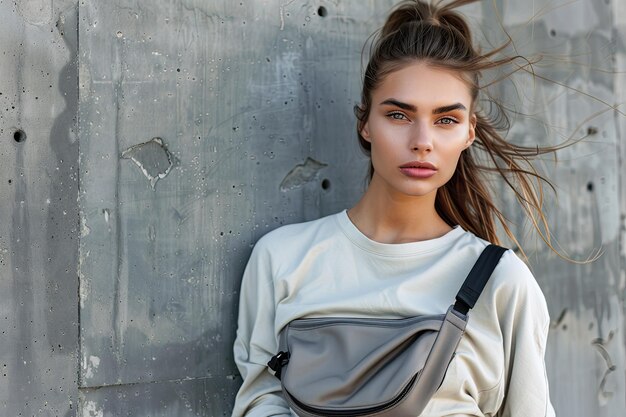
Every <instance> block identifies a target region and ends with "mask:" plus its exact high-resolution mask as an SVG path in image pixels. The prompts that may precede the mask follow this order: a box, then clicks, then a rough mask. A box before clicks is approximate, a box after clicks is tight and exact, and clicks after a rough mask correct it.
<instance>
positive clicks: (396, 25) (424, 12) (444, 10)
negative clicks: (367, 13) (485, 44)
mask: <svg viewBox="0 0 626 417" xmlns="http://www.w3.org/2000/svg"><path fill="white" fill-rule="evenodd" d="M474 1H476V0H455V1H451V2H449V3H448V4H446V5H443V6H440V4H441V3H442V2H441V1H438V2H437V3H436V4H432V3H427V2H424V1H421V0H404V1H402V2H400V3H398V4H397V5H396V6H394V8H393V9H392V11H391V12H390V14H389V17H387V21H386V22H385V24H384V26H383V28H382V30H381V35H382V36H383V37H385V36H387V35H389V34H390V33H393V32H395V31H397V30H398V29H400V27H402V25H404V24H407V23H411V22H416V23H422V24H428V25H432V26H441V27H445V28H448V29H452V30H453V31H457V32H460V34H461V35H462V36H463V37H465V38H466V39H471V31H470V29H469V26H468V25H467V23H465V20H464V19H463V17H462V16H461V15H459V14H458V13H456V12H455V11H454V9H455V8H457V7H459V6H462V5H464V4H467V3H472V2H474Z"/></svg>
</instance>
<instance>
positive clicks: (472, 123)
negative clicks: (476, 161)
mask: <svg viewBox="0 0 626 417" xmlns="http://www.w3.org/2000/svg"><path fill="white" fill-rule="evenodd" d="M476 120H477V119H476V115H475V114H472V116H471V117H470V122H469V132H468V135H467V141H466V142H465V149H467V148H469V147H470V146H471V144H472V143H474V140H475V139H476Z"/></svg>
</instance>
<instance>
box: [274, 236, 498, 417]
mask: <svg viewBox="0 0 626 417" xmlns="http://www.w3.org/2000/svg"><path fill="white" fill-rule="evenodd" d="M505 251H506V249H505V248H502V247H499V246H496V245H489V246H487V247H486V248H485V250H484V251H483V253H481V255H480V257H479V258H478V261H476V263H475V264H474V266H473V268H472V270H471V271H470V273H469V275H468V276H467V278H466V279H465V282H464V283H463V285H462V286H461V289H460V290H459V292H458V294H457V295H456V302H455V303H454V305H451V306H450V308H449V309H448V311H447V313H446V314H439V315H427V316H419V317H409V318H403V319H370V318H337V317H331V318H304V319H297V320H294V321H292V322H290V323H289V324H288V325H287V326H285V327H284V328H283V329H282V330H281V332H280V336H279V346H278V348H279V353H278V354H277V355H276V356H274V357H273V358H272V360H271V361H270V362H269V363H268V366H269V368H270V369H271V370H272V371H273V372H274V375H275V376H276V377H277V378H279V379H280V380H281V385H282V391H283V395H284V397H285V399H286V400H287V402H288V404H289V406H290V407H291V409H292V410H294V411H295V412H296V413H297V414H298V415H299V416H302V417H319V416H325V417H328V416H377V417H387V416H389V417H391V416H393V417H416V416H419V415H420V414H421V412H422V411H423V409H424V407H426V404H427V403H428V401H429V400H430V398H431V397H432V396H433V394H434V393H435V392H436V391H437V390H438V389H439V387H440V386H441V383H442V382H443V378H444V376H445V374H446V371H447V369H448V365H449V364H450V361H451V360H452V358H453V357H454V353H455V350H456V348H457V346H458V344H459V341H460V340H461V336H462V335H463V332H464V330H465V326H466V324H467V320H468V312H469V310H470V309H471V308H472V307H474V305H475V304H476V300H477V299H478V296H479V295H480V293H481V292H482V290H483V288H484V286H485V284H486V283H487V281H488V280H489V277H490V276H491V274H492V272H493V269H494V268H495V267H496V265H497V264H498V261H499V260H500V257H501V256H502V254H503V253H504V252H505Z"/></svg>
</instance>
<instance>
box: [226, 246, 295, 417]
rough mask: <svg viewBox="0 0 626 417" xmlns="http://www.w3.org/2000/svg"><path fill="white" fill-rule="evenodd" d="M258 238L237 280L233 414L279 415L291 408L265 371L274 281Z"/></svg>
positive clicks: (286, 415)
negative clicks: (238, 380)
mask: <svg viewBox="0 0 626 417" xmlns="http://www.w3.org/2000/svg"><path fill="white" fill-rule="evenodd" d="M262 241H263V239H261V240H260V241H259V242H258V243H257V245H256V246H255V247H254V249H253V251H252V254H251V255H250V260H249V261H248V264H247V266H246V269H245V271H244V274H243V279H242V283H241V291H240V299H239V318H238V327H237V337H236V339H235V344H234V348H233V351H234V354H235V363H236V364H237V368H238V369H239V372H240V373H241V377H242V378H243V384H242V385H241V388H240V389H239V392H238V393H237V397H236V399H235V406H234V409H233V414H232V416H233V417H239V416H258V417H268V416H281V417H290V416H291V412H290V410H289V407H288V406H287V403H286V402H285V400H284V399H283V397H282V394H281V386H280V381H279V380H278V379H277V378H275V377H274V376H273V375H272V374H270V373H269V372H268V371H267V366H266V364H267V362H268V361H269V360H270V358H271V357H272V356H273V355H275V354H276V350H277V348H278V342H277V340H276V336H275V332H274V316H275V311H274V307H275V305H274V285H273V280H272V276H271V264H270V258H269V253H268V251H267V250H266V248H264V246H263V242H262Z"/></svg>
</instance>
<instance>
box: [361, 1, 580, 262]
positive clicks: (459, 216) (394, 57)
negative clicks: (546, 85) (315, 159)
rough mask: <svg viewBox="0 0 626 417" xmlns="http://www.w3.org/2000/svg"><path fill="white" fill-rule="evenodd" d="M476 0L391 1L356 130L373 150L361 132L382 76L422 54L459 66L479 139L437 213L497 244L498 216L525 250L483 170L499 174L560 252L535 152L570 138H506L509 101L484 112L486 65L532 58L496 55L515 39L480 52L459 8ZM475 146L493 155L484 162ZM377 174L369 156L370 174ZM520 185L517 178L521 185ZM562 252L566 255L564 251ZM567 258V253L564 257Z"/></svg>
mask: <svg viewBox="0 0 626 417" xmlns="http://www.w3.org/2000/svg"><path fill="white" fill-rule="evenodd" d="M475 1H477V0H454V1H450V2H448V3H447V4H445V5H442V1H439V2H437V3H436V4H429V3H425V2H423V1H420V0H408V1H403V2H401V3H399V4H398V5H397V6H396V7H395V8H394V9H392V11H391V13H390V15H389V16H388V18H387V21H386V22H385V24H384V26H383V27H382V29H380V30H379V32H378V33H375V35H376V34H378V37H377V38H376V40H375V42H374V43H373V45H372V47H373V48H372V50H371V51H370V59H369V63H368V65H367V68H366V71H365V74H364V79H363V90H362V95H361V104H360V105H356V106H355V107H354V112H355V115H356V117H357V119H358V120H357V135H358V138H359V144H360V145H361V148H362V149H363V150H364V152H365V153H366V154H367V155H368V156H371V145H370V143H369V142H368V141H366V140H365V139H364V138H363V137H362V136H361V130H362V128H363V126H364V124H365V122H366V121H367V119H368V117H369V113H370V109H371V105H372V103H371V97H372V92H373V91H374V90H375V89H376V88H377V87H378V86H379V85H380V84H381V83H382V81H383V79H384V78H385V76H386V75H387V74H389V73H391V72H393V71H395V70H398V69H400V68H402V67H403V66H404V65H406V64H408V63H413V62H415V61H416V60H419V61H423V62H426V63H427V64H428V65H431V66H434V67H440V68H446V69H452V70H457V71H459V72H460V73H461V74H462V76H463V77H464V79H465V81H466V82H467V84H468V86H469V88H470V94H471V97H472V108H471V109H470V111H471V112H473V113H474V114H475V115H476V128H475V131H476V139H475V142H474V146H470V147H469V148H467V149H466V150H464V151H463V152H462V153H461V156H460V158H459V162H458V165H457V168H456V171H455V173H454V174H453V176H452V178H451V179H450V181H448V182H447V183H446V184H445V185H443V186H442V187H441V188H439V189H438V190H437V196H436V200H435V208H436V210H437V213H438V214H439V215H440V216H441V217H442V219H443V220H444V221H446V223H448V224H449V225H451V226H454V225H456V224H459V225H461V227H463V228H464V229H465V230H468V231H471V232H472V233H474V234H475V235H476V236H478V237H480V238H483V239H485V240H488V241H490V242H492V243H496V244H499V243H500V239H499V238H498V236H497V234H496V221H495V219H497V220H498V221H499V222H500V223H501V225H502V227H503V229H504V232H505V233H506V234H507V236H508V237H509V238H510V239H511V241H512V242H513V244H515V245H516V246H517V247H518V248H519V250H520V251H521V253H522V255H523V256H524V257H525V253H524V251H523V249H522V248H521V246H520V244H519V242H518V240H517V239H516V238H515V236H514V235H513V233H512V232H511V230H510V228H509V226H508V225H507V223H508V222H507V219H506V218H505V216H504V215H503V213H502V212H501V211H500V210H499V209H498V208H497V207H496V205H495V204H494V200H493V198H492V197H491V195H490V193H489V187H488V186H487V183H486V179H485V177H484V174H485V173H492V172H495V173H497V174H499V175H500V176H501V177H502V178H503V179H504V181H505V183H506V185H508V186H509V187H510V188H511V189H512V191H513V192H514V194H515V197H516V199H517V201H518V202H519V204H520V205H521V207H522V209H523V210H524V212H525V213H526V216H527V217H528V219H529V220H530V221H531V223H532V224H533V227H534V228H535V229H536V231H537V232H538V234H539V236H540V237H541V238H542V240H543V241H544V242H546V244H547V245H548V246H549V247H550V248H551V249H552V250H553V251H555V252H556V253H557V254H559V256H562V255H561V254H560V253H559V252H558V251H557V250H556V249H555V248H554V246H553V244H552V243H551V237H550V230H549V227H548V223H547V220H546V217H545V215H544V213H543V210H542V209H543V187H542V185H543V184H547V185H548V186H549V187H550V188H551V189H552V190H553V191H554V187H553V186H552V184H551V183H550V182H549V180H548V179H546V178H545V177H543V176H542V175H540V174H539V173H538V172H537V170H536V169H535V168H534V167H533V165H532V161H531V160H532V158H533V157H536V156H538V155H541V154H546V153H552V152H554V151H556V150H558V149H560V148H562V147H564V146H567V145H563V144H562V145H560V146H552V147H539V146H535V147H526V146H520V145H516V144H512V143H509V142H507V141H506V140H505V139H504V138H503V135H501V134H500V133H499V132H506V131H507V130H508V127H509V119H508V116H507V114H506V111H505V109H504V108H503V106H502V105H500V104H499V103H498V102H497V101H496V100H494V99H492V98H489V97H487V102H488V103H490V107H491V110H494V109H495V110H496V111H490V112H489V114H485V112H484V111H483V110H482V109H478V108H477V107H478V104H477V103H478V97H479V92H480V91H481V87H480V86H479V83H478V81H479V77H480V74H481V71H482V70H486V69H491V68H496V67H500V66H503V65H506V64H510V63H515V61H518V60H522V61H523V64H519V63H515V65H514V66H515V68H516V69H515V70H514V71H517V70H520V69H527V68H528V67H530V68H531V69H532V64H533V63H535V62H536V61H537V59H536V60H535V61H534V62H533V61H531V60H529V59H527V58H525V57H523V56H520V55H515V56H505V57H502V58H495V57H496V56H497V55H498V54H499V53H501V52H502V51H503V50H504V49H505V48H506V47H507V46H508V45H509V44H510V43H511V40H510V38H509V42H507V43H505V44H504V45H502V46H500V47H497V48H495V49H493V50H491V51H490V52H487V53H484V54H481V52H480V50H479V49H478V48H477V47H475V46H474V45H473V42H472V34H471V32H470V28H469V26H468V24H467V23H466V21H465V19H464V18H463V17H462V16H461V15H460V14H459V13H457V12H455V11H454V10H453V9H455V8H457V7H459V6H462V5H465V4H469V3H473V2H475ZM474 147H477V148H478V150H479V151H482V152H483V153H484V154H483V155H486V156H487V158H486V159H487V160H486V161H485V162H483V163H480V162H479V160H478V158H477V155H475V153H476V150H472V148H474ZM373 174H374V167H373V165H372V163H371V159H370V170H369V179H370V180H371V178H372V175H373ZM516 185H517V186H516ZM562 257H564V256H562ZM564 258H566V259H569V258H567V257H564Z"/></svg>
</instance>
